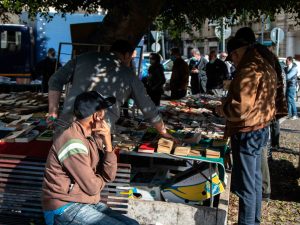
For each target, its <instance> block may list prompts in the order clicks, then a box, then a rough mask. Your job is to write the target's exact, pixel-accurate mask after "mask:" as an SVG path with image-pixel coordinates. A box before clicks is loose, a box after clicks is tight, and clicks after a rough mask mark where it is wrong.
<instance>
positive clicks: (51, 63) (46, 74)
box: [35, 48, 61, 93]
mask: <svg viewBox="0 0 300 225" xmlns="http://www.w3.org/2000/svg"><path fill="white" fill-rule="evenodd" d="M56 62H57V60H56V58H55V50H54V48H49V50H48V53H47V57H46V58H45V59H43V60H42V61H40V62H39V63H38V64H37V65H36V68H35V72H36V74H37V75H39V76H42V89H43V92H44V93H48V81H49V79H50V77H51V76H52V74H54V72H55V67H56ZM58 67H61V64H60V63H59V64H58Z"/></svg>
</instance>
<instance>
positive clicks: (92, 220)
mask: <svg viewBox="0 0 300 225" xmlns="http://www.w3.org/2000/svg"><path fill="white" fill-rule="evenodd" d="M114 103H115V98H113V97H111V98H103V97H102V96H101V95H100V94H99V93H98V92H96V91H90V92H84V93H82V94H80V95H78V96H77V97H76V100H75V103H74V116H75V117H76V120H75V121H74V122H73V123H72V124H71V126H70V127H69V128H68V129H67V130H65V131H64V132H63V133H62V134H61V135H60V136H59V137H58V138H57V139H56V140H55V141H54V143H53V145H52V147H51V149H50V152H49V155H48V159H47V163H46V170H45V176H44V182H43V198H42V199H43V200H42V204H43V209H44V216H45V220H46V224H47V225H50V224H51V225H53V224H85V225H88V224H98V225H107V224H114V225H125V224H128V225H136V224H138V223H137V222H136V221H135V220H132V219H130V218H128V217H126V216H123V215H121V214H119V213H117V212H114V211H113V210H111V209H110V208H108V207H107V206H106V205H105V204H104V203H101V202H100V192H101V190H102V189H103V188H104V186H105V183H106V182H110V181H112V180H114V178H115V176H116V171H117V157H116V155H115V153H114V151H113V149H112V143H111V134H110V128H109V126H108V125H107V123H106V121H105V120H104V116H105V111H104V110H105V109H106V108H108V107H110V106H112V105H113V104H114ZM103 146H105V148H103ZM99 162H101V163H99Z"/></svg>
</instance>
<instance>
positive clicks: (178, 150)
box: [174, 146, 191, 156]
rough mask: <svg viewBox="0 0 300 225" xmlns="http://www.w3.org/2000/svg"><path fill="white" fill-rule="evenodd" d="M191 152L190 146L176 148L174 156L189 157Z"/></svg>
mask: <svg viewBox="0 0 300 225" xmlns="http://www.w3.org/2000/svg"><path fill="white" fill-rule="evenodd" d="M190 151H191V147H190V146H185V147H183V146H178V147H176V148H175V151H174V155H179V156H187V155H188V154H189V153H190Z"/></svg>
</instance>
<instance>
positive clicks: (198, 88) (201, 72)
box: [189, 48, 208, 95]
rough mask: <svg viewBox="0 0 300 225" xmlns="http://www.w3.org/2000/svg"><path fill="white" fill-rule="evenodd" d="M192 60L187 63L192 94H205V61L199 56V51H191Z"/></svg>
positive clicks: (195, 49)
mask: <svg viewBox="0 0 300 225" xmlns="http://www.w3.org/2000/svg"><path fill="white" fill-rule="evenodd" d="M191 54H192V58H191V59H190V63H189V70H190V75H191V88H192V94H193V95H196V94H199V93H206V82H207V77H206V64H207V63H208V62H207V60H206V59H205V58H204V57H202V56H201V54H200V51H199V49H197V48H193V49H192V50H191Z"/></svg>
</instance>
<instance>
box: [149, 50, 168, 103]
mask: <svg viewBox="0 0 300 225" xmlns="http://www.w3.org/2000/svg"><path fill="white" fill-rule="evenodd" d="M148 74H149V75H148V79H147V92H148V95H149V96H150V98H151V99H152V101H153V102H154V104H155V105H156V106H159V105H160V99H161V95H162V94H163V92H164V90H163V86H164V84H165V83H166V78H165V74H164V67H163V65H162V64H161V63H160V55H159V54H158V53H151V54H150V67H149V69H148Z"/></svg>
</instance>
